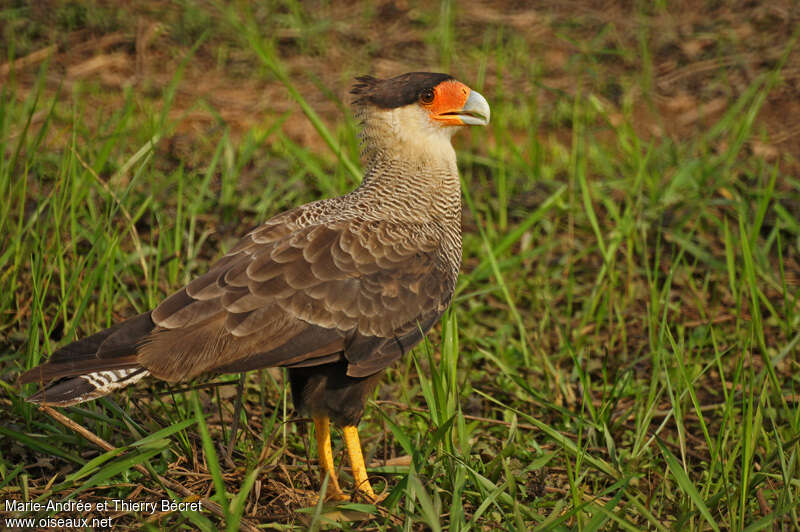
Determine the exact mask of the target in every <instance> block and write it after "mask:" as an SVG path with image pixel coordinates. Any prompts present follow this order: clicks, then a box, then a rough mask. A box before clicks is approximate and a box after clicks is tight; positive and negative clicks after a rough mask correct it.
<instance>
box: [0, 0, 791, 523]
mask: <svg viewBox="0 0 800 532" xmlns="http://www.w3.org/2000/svg"><path fill="white" fill-rule="evenodd" d="M28 4H29V3H27V2H21V1H20V2H10V3H9V2H5V3H4V4H3V5H2V6H0V20H2V24H0V31H2V33H3V36H2V41H0V52H2V55H1V56H0V154H1V157H2V159H0V195H2V198H3V201H2V202H0V283H1V284H0V316H2V318H0V383H1V384H2V392H0V405H2V407H1V408H2V411H3V415H2V417H3V420H2V421H0V434H2V436H3V438H2V440H0V498H1V499H3V500H4V501H5V500H12V499H13V500H16V501H34V500H38V501H44V502H46V501H58V502H62V501H65V500H83V501H89V502H93V503H97V502H102V501H108V500H113V499H119V500H126V501H134V502H136V501H160V500H162V499H163V500H175V501H184V502H193V501H198V500H199V501H202V502H204V503H206V506H204V509H203V510H202V511H199V512H197V511H189V510H184V511H183V512H180V511H178V512H176V511H163V512H162V511H160V509H159V511H156V512H153V513H150V512H149V511H147V510H142V511H127V510H118V511H110V510H99V509H96V507H95V511H94V513H92V512H88V513H84V514H80V515H81V517H98V518H106V517H112V518H113V519H112V522H113V524H114V528H115V529H121V530H124V529H140V528H141V527H142V524H143V523H146V524H147V526H150V527H153V528H154V529H158V528H183V527H185V528H192V529H194V528H203V529H209V530H214V529H216V528H218V527H219V526H221V525H222V524H224V523H227V525H228V527H229V528H231V529H238V528H239V525H241V526H242V528H247V527H250V526H252V525H254V524H255V525H263V526H266V527H267V528H281V527H289V528H291V527H297V528H299V529H305V528H307V527H308V526H309V525H310V526H312V527H319V526H340V527H344V528H358V529H361V528H367V529H381V530H384V529H395V528H398V527H403V528H407V529H433V530H440V529H444V528H447V529H450V530H462V529H467V528H470V527H474V528H478V529H489V528H495V527H497V526H501V527H503V528H508V529H512V528H513V529H520V530H522V529H531V528H536V527H539V528H541V529H556V530H569V529H579V530H609V529H627V530H641V529H658V530H668V529H675V530H745V529H746V530H759V529H773V530H798V528H800V527H798V525H797V523H798V522H800V520H798V517H800V516H798V513H799V511H800V509H798V501H799V500H800V465H798V452H799V451H800V409H799V408H798V401H800V395H799V391H798V388H800V381H798V375H799V374H800V371H798V370H799V369H800V368H799V366H800V357H799V356H798V355H800V348H799V347H798V346H799V345H800V333H798V331H800V304H799V303H798V301H799V298H800V222H799V221H798V220H799V219H800V180H799V179H798V177H797V175H798V170H800V166H799V165H798V158H797V154H798V153H800V122H798V121H797V119H796V116H797V115H798V113H800V51H798V50H797V43H796V38H797V35H798V31H799V30H800V10H798V7H797V6H796V5H795V3H794V2H791V1H785V2H781V1H778V2H736V1H734V2H714V1H707V2H694V1H685V2H653V3H647V2H639V3H634V4H635V7H634V6H631V5H630V4H631V3H630V2H619V1H608V2H550V1H543V2H532V3H527V2H442V3H425V2H419V3H417V2H411V1H408V2H403V1H397V2H379V3H375V4H373V3H371V2H351V3H342V2H332V3H326V2H303V3H296V2H288V1H287V2H283V1H279V2H271V3H263V4H262V3H258V4H254V5H252V6H251V5H249V4H245V3H240V4H237V5H221V4H216V3H205V2H181V3H166V2H157V1H145V2H138V3H135V5H134V6H130V5H128V3H121V2H120V3H114V2H74V3H68V2H57V1H48V2H36V3H32V4H31V5H28ZM345 4H346V5H345ZM411 70H434V71H446V72H449V73H451V74H453V75H454V76H455V77H457V78H458V79H460V80H461V81H463V82H464V83H466V84H468V85H470V86H471V87H473V88H474V89H476V90H478V91H479V92H481V94H483V95H484V96H485V97H486V98H487V100H488V101H489V103H490V105H491V106H492V124H491V125H490V126H489V128H487V129H480V130H477V129H476V130H473V131H469V132H466V134H461V135H460V136H458V137H457V138H456V139H455V143H456V147H457V150H458V153H459V165H460V169H461V175H462V178H463V185H464V216H463V228H464V233H465V235H464V261H463V265H462V275H461V278H460V281H459V285H458V292H457V297H456V298H455V300H454V303H453V307H452V310H451V312H449V313H448V314H447V315H446V316H445V318H444V319H443V321H442V324H441V325H437V327H436V328H435V329H434V331H433V332H432V333H431V334H430V335H429V338H428V342H427V343H426V344H425V345H422V346H420V347H418V348H417V349H415V350H414V353H413V356H409V357H407V359H405V360H404V361H403V362H402V363H400V364H398V365H397V366H396V367H394V368H392V370H390V371H389V373H388V374H387V376H386V378H385V379H384V381H383V383H382V385H381V386H380V387H379V389H378V391H377V392H376V394H375V396H374V397H373V398H372V401H371V403H370V406H369V407H368V412H367V415H366V416H365V419H364V420H363V422H362V424H361V432H362V438H363V439H362V443H363V445H364V448H365V452H366V454H367V460H368V462H369V465H370V476H371V477H372V478H373V479H374V480H375V482H374V484H375V485H376V488H377V489H378V490H385V491H386V492H387V493H389V497H388V498H387V499H386V500H385V501H384V502H383V503H382V504H381V505H380V506H378V507H377V508H376V507H374V506H371V505H365V504H363V503H364V501H355V503H354V504H351V505H349V506H347V505H345V506H344V507H343V508H340V510H341V511H340V513H338V514H335V513H334V510H332V509H331V508H330V507H325V508H323V507H316V506H314V502H315V493H316V492H317V490H318V489H319V487H320V481H319V478H318V476H317V474H316V470H315V469H314V461H315V459H316V451H315V449H314V447H315V446H314V445H313V442H314V438H313V435H311V434H309V431H308V429H307V428H306V426H307V424H306V423H305V420H303V419H300V418H299V417H297V415H295V414H294V412H293V411H292V406H291V402H290V401H289V400H288V395H287V390H286V389H285V386H284V384H283V379H282V375H281V373H280V371H262V372H253V373H251V374H249V375H248V377H247V379H246V381H245V386H244V395H243V397H244V414H243V416H242V419H241V423H240V424H239V426H240V428H241V430H240V431H239V432H238V437H237V440H236V442H235V445H234V448H233V450H232V454H231V457H230V458H227V457H226V449H225V447H226V443H225V442H227V441H228V439H229V435H230V432H231V425H232V416H233V410H234V403H235V398H236V391H237V388H236V383H237V382H238V378H237V376H233V375H231V376H224V377H214V378H211V377H209V378H208V379H204V380H202V381H198V382H194V383H190V384H188V385H186V386H183V385H177V386H176V385H173V386H170V385H167V384H165V383H159V382H153V381H146V382H145V381H143V382H141V383H140V384H138V385H136V386H135V387H133V388H131V389H129V390H126V391H125V392H124V393H120V394H117V395H114V396H112V397H109V398H106V399H102V400H100V401H95V402H93V403H88V404H84V405H80V406H76V407H71V408H68V409H64V410H61V411H54V412H42V411H39V410H38V409H36V408H35V407H33V406H32V405H29V404H27V403H25V402H24V401H23V399H22V398H23V397H25V396H26V395H28V394H30V393H32V391H33V389H34V388H35V387H33V386H26V387H22V386H20V385H19V384H18V383H17V382H16V379H17V376H18V375H19V373H20V372H21V371H23V370H24V369H26V368H28V367H31V366H32V365H34V364H35V363H37V362H38V361H39V360H40V359H42V360H43V359H44V358H46V357H47V356H48V355H49V354H50V353H52V351H53V350H54V349H55V348H56V347H58V346H60V345H62V344H63V343H64V342H66V341H68V340H71V339H75V338H79V337H82V336H84V335H86V334H89V333H91V332H93V331H95V330H97V329H99V328H101V327H103V326H108V325H110V324H111V323H114V322H116V321H119V320H121V319H124V318H125V317H129V316H132V315H134V314H136V313H137V312H141V311H144V310H146V309H148V308H152V306H153V305H154V304H156V303H157V302H158V301H159V300H160V299H161V298H163V297H164V296H165V295H167V294H169V293H171V292H172V291H173V290H175V289H176V288H178V287H180V286H181V285H182V284H183V283H184V282H186V281H188V280H189V279H191V278H192V277H193V276H194V275H196V274H199V273H201V272H203V271H204V270H205V269H206V268H207V266H208V264H209V262H210V261H211V260H213V259H214V258H216V257H218V256H220V255H221V254H222V253H223V252H224V250H226V249H228V248H230V247H231V246H232V245H233V243H234V242H235V241H236V239H237V237H238V236H240V235H241V234H243V233H244V232H245V231H246V230H247V229H248V228H250V227H252V226H254V225H256V224H258V223H259V222H260V221H262V220H264V219H266V218H268V217H269V216H271V215H273V214H275V213H278V212H280V211H282V210H285V209H286V208H289V207H291V206H294V205H297V204H299V203H302V202H305V201H310V200H312V199H317V198H320V197H330V196H332V195H336V194H340V193H343V192H345V191H347V190H349V189H351V188H352V187H353V186H355V185H356V184H357V182H358V170H357V165H358V163H357V161H358V145H357V140H356V137H355V134H356V132H357V127H358V126H357V124H356V123H355V122H354V121H353V119H352V116H351V115H350V113H349V108H348V101H349V98H348V90H349V87H350V85H351V83H352V80H353V78H354V77H355V76H357V75H362V74H372V75H378V76H389V75H394V74H399V73H402V72H406V71H411ZM195 392H196V393H195ZM59 413H61V414H63V415H65V416H66V417H65V418H59V417H58V416H59ZM58 419H61V421H62V422H63V423H62V422H59V421H58ZM159 431H160V432H159ZM152 434H154V435H152ZM150 435H152V436H150ZM334 446H335V451H336V453H337V456H336V458H337V461H340V460H341V458H343V445H342V442H341V439H340V438H338V437H335V441H334ZM348 474H349V471H348V470H347V468H346V467H345V468H343V469H342V476H343V477H345V478H349V477H348ZM348 485H349V483H348V482H347V480H345V481H344V486H348ZM229 501H232V502H229ZM220 502H222V503H223V504H222V506H217V507H213V504H214V503H217V504H219V503H220ZM9 513H10V512H9V511H7V507H4V508H0V515H2V516H3V518H6V517H7V516H8V515H9ZM14 515H16V516H22V517H26V516H36V517H41V516H45V515H50V516H52V517H54V518H58V517H76V516H77V515H78V514H77V513H75V512H68V511H64V512H50V513H49V514H48V513H46V512H45V513H42V512H36V511H34V512H30V511H28V512H15V513H14ZM334 518H338V519H340V520H339V521H336V522H335V523H336V524H333V522H332V521H330V520H329V519H334ZM240 520H241V522H240ZM4 526H7V524H6V525H4Z"/></svg>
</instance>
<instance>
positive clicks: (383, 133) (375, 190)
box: [356, 117, 461, 222]
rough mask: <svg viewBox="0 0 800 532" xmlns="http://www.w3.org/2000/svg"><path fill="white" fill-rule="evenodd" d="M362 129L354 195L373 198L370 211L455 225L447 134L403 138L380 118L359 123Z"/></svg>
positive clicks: (457, 208)
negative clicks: (360, 169) (360, 167)
mask: <svg viewBox="0 0 800 532" xmlns="http://www.w3.org/2000/svg"><path fill="white" fill-rule="evenodd" d="M384 118H385V117H384ZM364 126H365V127H364V130H363V133H362V135H361V140H362V148H363V149H362V162H363V164H364V168H365V172H364V180H363V182H362V183H361V185H360V186H359V188H358V189H357V192H356V193H357V194H358V195H359V196H361V197H363V198H374V200H373V201H374V202H375V204H376V208H377V209H378V210H379V211H381V213H382V214H386V215H388V214H391V216H392V217H404V218H405V217H408V218H409V219H412V218H413V219H416V220H420V221H431V220H442V221H446V220H453V219H458V220H459V222H460V219H461V182H460V180H459V177H458V167H457V165H456V154H455V150H453V146H452V144H451V143H450V135H443V134H441V133H440V132H435V131H432V132H431V134H430V135H420V136H415V137H411V136H405V135H404V133H405V131H404V128H402V127H397V126H396V124H393V123H392V121H391V120H386V119H383V120H371V121H370V120H365V121H364ZM382 211H386V212H385V213H383V212H382Z"/></svg>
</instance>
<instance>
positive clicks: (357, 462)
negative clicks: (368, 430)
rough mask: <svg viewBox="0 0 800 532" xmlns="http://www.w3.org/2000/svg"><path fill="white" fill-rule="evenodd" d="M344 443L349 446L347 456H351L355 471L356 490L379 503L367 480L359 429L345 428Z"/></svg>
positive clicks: (351, 465) (351, 463)
mask: <svg viewBox="0 0 800 532" xmlns="http://www.w3.org/2000/svg"><path fill="white" fill-rule="evenodd" d="M342 430H343V431H344V443H345V444H346V445H347V454H348V455H350V467H351V468H352V469H353V478H355V481H356V489H357V490H359V491H360V492H361V493H363V494H364V495H365V496H366V497H367V498H368V499H369V500H370V501H373V502H377V500H378V498H377V497H376V496H375V492H374V491H372V486H371V485H370V483H369V479H368V478H367V467H366V466H365V465H364V455H363V454H361V441H360V440H359V439H358V428H356V427H354V426H352V425H351V426H348V427H344V429H342Z"/></svg>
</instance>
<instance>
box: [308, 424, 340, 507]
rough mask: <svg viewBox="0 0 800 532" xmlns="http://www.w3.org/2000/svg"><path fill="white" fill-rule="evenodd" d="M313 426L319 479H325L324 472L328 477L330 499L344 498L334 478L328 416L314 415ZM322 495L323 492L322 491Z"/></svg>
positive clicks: (338, 499)
mask: <svg viewBox="0 0 800 532" xmlns="http://www.w3.org/2000/svg"><path fill="white" fill-rule="evenodd" d="M314 428H315V429H316V430H315V432H316V435H317V452H318V453H319V466H320V468H321V471H320V475H321V477H322V478H321V480H322V481H323V482H324V481H325V473H327V474H328V475H329V478H328V491H327V493H328V496H327V497H326V498H327V499H331V500H337V501H340V500H346V499H347V498H348V497H347V495H345V494H344V493H343V492H342V489H341V488H340V487H339V480H338V479H337V478H336V469H335V468H334V467H333V451H332V450H331V424H330V420H329V419H328V416H314ZM322 496H323V497H324V496H325V494H324V493H323V494H322Z"/></svg>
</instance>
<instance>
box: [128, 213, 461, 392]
mask: <svg viewBox="0 0 800 532" xmlns="http://www.w3.org/2000/svg"><path fill="white" fill-rule="evenodd" d="M297 216H298V214H297V213H296V212H294V211H290V212H289V213H286V214H285V215H284V216H282V217H281V218H280V219H273V220H271V221H270V222H269V223H268V224H265V225H263V226H261V227H259V228H258V229H256V230H255V231H253V232H251V233H250V234H249V235H248V236H247V237H245V238H244V239H243V240H242V241H240V242H239V244H237V245H236V247H234V249H233V250H231V252H230V253H229V254H228V255H226V256H225V257H223V258H222V259H221V260H220V261H219V262H217V263H216V264H215V265H214V266H213V267H212V269H211V270H210V271H209V272H208V273H206V274H205V275H203V276H201V277H199V278H197V279H195V280H194V281H192V282H191V283H189V284H188V285H187V286H186V287H185V288H184V289H182V290H181V291H179V292H177V293H176V294H174V295H172V296H170V297H169V298H167V299H166V300H164V301H163V302H162V303H161V304H160V305H159V306H158V307H157V308H156V309H155V310H154V311H153V312H152V319H153V322H154V323H155V324H156V326H157V329H156V330H155V331H154V333H152V334H151V335H150V336H149V337H148V339H147V341H146V342H145V343H144V344H143V345H142V346H141V348H140V349H139V352H138V361H139V362H140V363H141V364H142V365H143V366H145V367H146V368H148V369H149V370H150V372H151V373H153V374H154V375H155V376H157V377H160V378H162V379H166V380H171V381H174V380H179V379H183V378H189V377H192V376H195V375H197V374H200V373H203V372H206V371H212V370H215V371H220V372H225V371H244V370H248V369H254V368H258V367H266V366H289V367H292V366H306V365H315V364H320V363H326V362H330V361H335V360H339V359H341V357H342V356H345V357H346V358H347V359H348V361H349V370H348V373H349V374H351V375H353V376H362V375H368V374H371V373H375V372H377V371H379V370H380V369H382V368H384V367H386V366H387V365H388V364H390V363H391V362H392V361H393V360H395V359H396V358H397V357H399V356H400V355H402V354H403V353H404V352H405V351H407V350H408V349H409V348H410V347H411V346H413V345H414V344H416V343H417V342H418V341H419V340H420V339H421V337H422V332H420V329H422V331H426V330H427V329H428V328H430V327H431V326H432V325H433V323H434V322H435V321H436V319H437V318H438V317H439V316H440V315H441V313H442V312H443V311H444V309H445V307H446V306H447V304H448V303H449V299H450V295H451V293H452V285H453V282H454V279H453V278H452V276H448V275H447V273H446V269H444V268H442V267H441V266H440V264H439V261H438V259H437V257H438V255H437V249H438V247H437V246H438V243H437V242H436V240H435V239H434V238H433V237H432V236H431V234H432V233H433V231H430V229H431V228H430V227H426V226H424V225H413V224H403V225H401V224H397V223H391V222H367V221H348V222H334V223H327V224H317V225H310V226H306V227H297V225H299V224H295V223H294V220H295V219H296V218H297Z"/></svg>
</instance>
